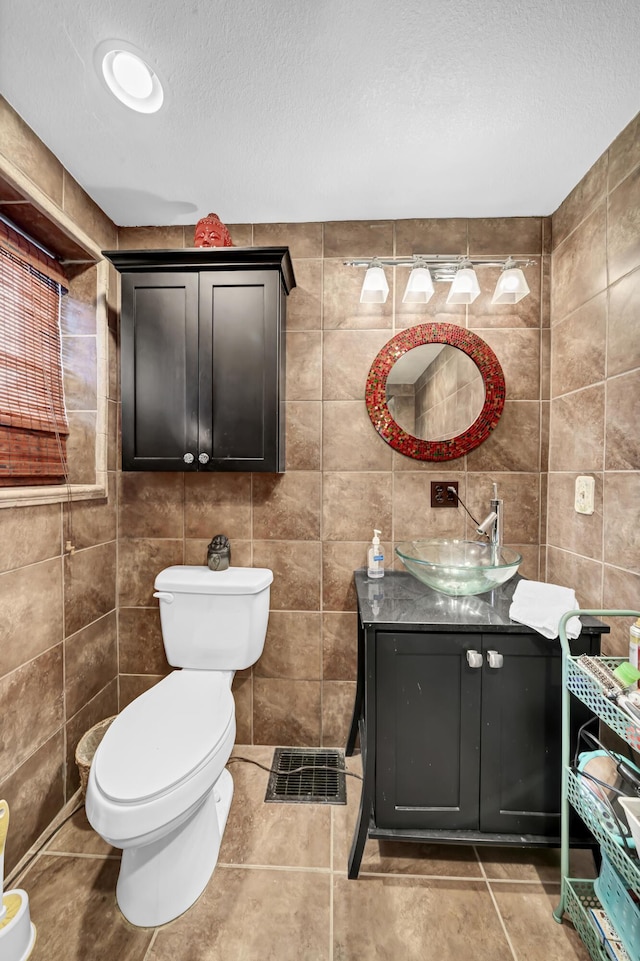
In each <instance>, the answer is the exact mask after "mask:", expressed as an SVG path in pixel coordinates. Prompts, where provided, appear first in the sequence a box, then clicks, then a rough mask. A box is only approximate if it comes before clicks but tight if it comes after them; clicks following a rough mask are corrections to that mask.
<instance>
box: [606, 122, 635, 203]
mask: <svg viewBox="0 0 640 961" xmlns="http://www.w3.org/2000/svg"><path fill="white" fill-rule="evenodd" d="M638 166H640V113H638V114H636V116H635V117H634V118H633V120H632V121H631V123H629V124H627V126H626V127H625V128H624V130H623V131H622V133H621V134H619V135H618V136H617V137H616V139H615V140H614V141H613V143H612V144H611V146H610V147H609V190H612V189H613V188H614V187H615V186H617V184H619V183H620V181H621V180H623V179H624V178H625V177H626V176H627V174H630V173H631V171H632V170H634V169H635V168H636V167H638Z"/></svg>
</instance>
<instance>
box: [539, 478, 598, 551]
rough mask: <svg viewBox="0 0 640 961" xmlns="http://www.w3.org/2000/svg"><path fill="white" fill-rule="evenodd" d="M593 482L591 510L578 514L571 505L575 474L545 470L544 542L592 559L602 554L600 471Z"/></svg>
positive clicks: (573, 494)
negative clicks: (546, 508) (546, 510)
mask: <svg viewBox="0 0 640 961" xmlns="http://www.w3.org/2000/svg"><path fill="white" fill-rule="evenodd" d="M590 476H592V477H593V478H594V480H595V482H596V487H595V512H594V513H593V514H578V513H577V512H576V511H575V509H574V501H575V482H576V477H578V475H577V474H559V473H551V474H549V501H548V503H549V508H548V523H549V533H548V543H549V544H551V545H552V546H553V547H559V548H561V549H563V550H565V551H573V552H574V553H575V554H583V555H584V556H585V557H591V558H593V559H594V560H600V558H601V557H602V474H597V475H593V474H591V475H590Z"/></svg>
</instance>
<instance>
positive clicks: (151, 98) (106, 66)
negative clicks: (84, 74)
mask: <svg viewBox="0 0 640 961" xmlns="http://www.w3.org/2000/svg"><path fill="white" fill-rule="evenodd" d="M94 59H95V65H96V69H97V70H98V72H99V73H100V74H101V76H102V78H103V79H104V82H105V83H106V85H107V87H108V88H109V90H110V91H111V93H112V94H113V95H114V97H117V99H118V100H119V101H120V102H121V103H123V104H124V105H125V106H126V107H129V108H130V109H131V110H136V111H137V112H138V113H156V112H157V111H158V110H159V109H160V107H161V106H162V104H163V102H164V91H163V88H162V83H161V82H160V78H159V77H158V75H157V73H156V72H155V71H154V70H153V69H152V68H151V67H150V66H149V64H148V63H147V62H146V61H145V59H144V58H143V56H142V55H141V53H140V52H139V51H138V50H136V48H135V47H134V46H133V44H130V43H128V42H126V41H122V40H105V41H104V42H103V43H101V44H99V46H98V47H97V49H96V51H95V55H94Z"/></svg>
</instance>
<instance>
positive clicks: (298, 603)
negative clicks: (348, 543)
mask: <svg viewBox="0 0 640 961" xmlns="http://www.w3.org/2000/svg"><path fill="white" fill-rule="evenodd" d="M253 566H254V567H267V568H269V569H270V570H272V571H273V584H272V585H271V609H272V610H274V611H319V610H320V542H319V541H254V542H253Z"/></svg>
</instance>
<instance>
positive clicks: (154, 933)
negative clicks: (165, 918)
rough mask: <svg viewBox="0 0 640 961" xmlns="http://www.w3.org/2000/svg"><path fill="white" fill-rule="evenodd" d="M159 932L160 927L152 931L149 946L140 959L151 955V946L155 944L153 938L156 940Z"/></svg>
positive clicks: (145, 959)
mask: <svg viewBox="0 0 640 961" xmlns="http://www.w3.org/2000/svg"><path fill="white" fill-rule="evenodd" d="M177 920H178V919H177V918H176V921H177ZM159 932H160V928H156V929H155V931H154V932H153V934H152V935H151V940H150V941H149V946H148V948H147V950H146V951H145V953H144V957H143V958H142V961H147V959H148V958H150V957H151V949H152V948H153V945H154V944H155V940H156V938H157V937H158V934H159Z"/></svg>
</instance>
